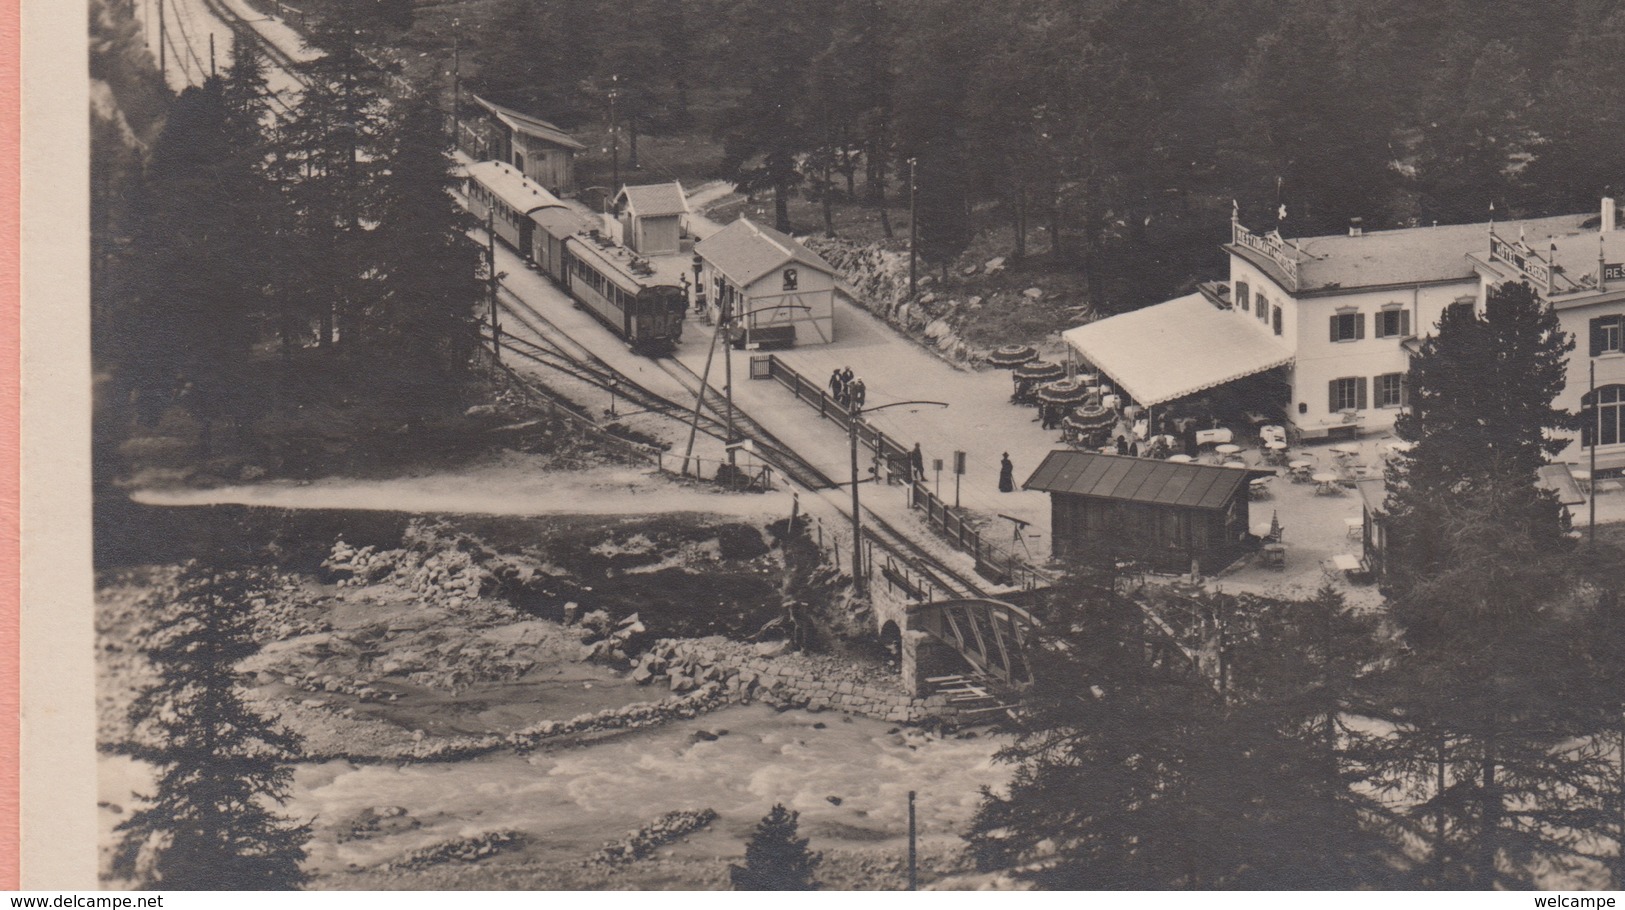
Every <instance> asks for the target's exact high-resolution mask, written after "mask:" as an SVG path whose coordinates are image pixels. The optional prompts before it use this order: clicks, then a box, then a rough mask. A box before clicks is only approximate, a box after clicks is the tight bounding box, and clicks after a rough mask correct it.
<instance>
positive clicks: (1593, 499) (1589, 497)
mask: <svg viewBox="0 0 1625 910" xmlns="http://www.w3.org/2000/svg"><path fill="white" fill-rule="evenodd" d="M1598 413H1599V411H1598V408H1597V362H1596V361H1595V360H1593V361H1591V483H1590V484H1589V486H1590V487H1591V489H1590V490H1589V491H1588V492H1587V493H1586V501H1587V502H1588V503H1590V505H1591V531H1590V534H1591V546H1593V547H1595V546H1596V545H1597V436H1598V435H1600V434H1599V432H1598V431H1600V430H1601V429H1602V425H1601V422H1600V421H1598V419H1597V414H1598Z"/></svg>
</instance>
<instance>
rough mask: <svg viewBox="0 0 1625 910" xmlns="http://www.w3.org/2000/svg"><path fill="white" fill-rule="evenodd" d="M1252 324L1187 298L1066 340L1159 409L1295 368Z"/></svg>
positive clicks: (1086, 328) (1098, 324) (1095, 325)
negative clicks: (1288, 366)
mask: <svg viewBox="0 0 1625 910" xmlns="http://www.w3.org/2000/svg"><path fill="white" fill-rule="evenodd" d="M1251 322H1252V321H1251V320H1249V319H1242V318H1238V317H1237V316H1236V315H1235V314H1233V313H1227V312H1224V311H1222V310H1219V309H1217V308H1215V307H1214V306H1213V305H1212V304H1210V303H1208V302H1207V299H1206V298H1205V297H1203V296H1202V295H1201V294H1187V295H1186V296H1184V297H1178V298H1175V299H1173V300H1170V301H1168V302H1166V303H1159V304H1157V305H1156V306H1149V307H1146V308H1145V309H1141V310H1133V311H1131V312H1128V313H1123V314H1121V315H1118V316H1112V317H1110V318H1108V319H1101V320H1097V321H1095V322H1091V323H1087V324H1085V325H1080V326H1078V327H1077V328H1073V329H1067V330H1066V331H1065V332H1062V333H1061V337H1062V338H1063V339H1065V341H1066V343H1067V344H1069V345H1071V346H1072V347H1074V348H1076V349H1077V350H1078V351H1079V352H1081V353H1082V354H1083V356H1084V357H1085V358H1087V359H1088V360H1089V362H1090V363H1092V364H1094V365H1095V366H1097V367H1099V368H1100V369H1101V370H1103V371H1105V373H1106V375H1108V376H1110V377H1111V378H1112V379H1113V380H1115V381H1116V383H1117V384H1118V385H1119V386H1121V387H1122V388H1123V390H1124V391H1126V392H1128V393H1129V394H1130V395H1132V396H1134V400H1135V401H1137V402H1139V403H1140V404H1142V405H1154V404H1162V403H1163V402H1165V401H1172V400H1174V399H1175V398H1183V397H1185V396H1186V395H1192V394H1195V393H1197V392H1200V391H1203V390H1204V389H1211V388H1214V387H1216V386H1221V385H1224V384H1225V383H1227V382H1233V381H1235V380H1237V379H1240V378H1242V377H1243V376H1251V375H1252V374H1254V373H1262V372H1263V371H1265V370H1269V369H1273V368H1275V367H1279V366H1285V365H1286V364H1288V363H1291V362H1292V352H1291V351H1290V350H1288V349H1287V348H1286V346H1284V345H1281V344H1277V343H1276V342H1275V340H1274V339H1273V338H1271V337H1269V336H1268V335H1267V334H1266V333H1264V332H1262V331H1259V328H1258V327H1257V326H1255V325H1252V324H1250V323H1251Z"/></svg>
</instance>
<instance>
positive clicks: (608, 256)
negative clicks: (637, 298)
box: [570, 233, 689, 291]
mask: <svg viewBox="0 0 1625 910" xmlns="http://www.w3.org/2000/svg"><path fill="white" fill-rule="evenodd" d="M575 241H576V242H575V243H574V244H573V245H571V247H570V252H571V253H572V254H574V255H575V256H577V257H579V258H581V259H583V260H586V261H588V262H591V263H592V264H593V265H594V267H596V268H597V269H598V270H599V271H600V272H602V273H604V274H605V275H608V276H610V277H611V278H614V279H616V281H617V282H618V283H620V284H621V286H622V288H624V289H627V290H633V291H638V290H642V289H644V288H652V287H677V286H678V285H679V284H680V283H681V281H682V277H683V276H684V275H686V274H687V271H686V269H685V266H686V265H687V263H688V261H689V260H688V259H686V258H684V257H682V256H652V257H650V256H639V255H637V254H636V253H634V252H632V251H631V250H629V249H627V248H626V247H624V246H621V245H619V244H615V243H610V242H609V240H608V238H603V239H599V240H594V239H593V238H592V236H591V235H589V234H587V233H581V234H578V235H576V237H575ZM634 260H636V261H639V262H643V263H647V265H648V272H647V273H646V274H644V273H640V272H639V271H634V270H633V268H632V262H633V261H634Z"/></svg>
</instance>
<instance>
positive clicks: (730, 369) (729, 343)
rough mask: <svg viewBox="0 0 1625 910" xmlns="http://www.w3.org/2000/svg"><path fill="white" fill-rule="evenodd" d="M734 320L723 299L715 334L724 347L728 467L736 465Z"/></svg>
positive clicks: (728, 301)
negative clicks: (720, 338)
mask: <svg viewBox="0 0 1625 910" xmlns="http://www.w3.org/2000/svg"><path fill="white" fill-rule="evenodd" d="M734 318H735V316H734V304H733V299H732V298H731V297H730V298H723V303H722V322H721V324H720V325H719V326H717V332H718V333H719V334H721V335H722V343H723V345H724V347H723V349H722V374H723V383H722V387H723V388H724V389H725V390H726V391H727V398H728V441H727V442H726V443H724V445H725V446H726V448H727V452H728V465H729V466H730V467H732V466H734V465H735V464H736V461H735V458H734V453H735V451H736V450H735V449H734V358H733V350H734V339H733V321H734ZM729 480H732V478H729Z"/></svg>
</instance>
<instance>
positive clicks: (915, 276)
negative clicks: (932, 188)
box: [908, 158, 920, 298]
mask: <svg viewBox="0 0 1625 910" xmlns="http://www.w3.org/2000/svg"><path fill="white" fill-rule="evenodd" d="M919 160H920V159H918V158H910V159H908V296H909V297H910V298H912V297H913V296H914V295H915V294H916V293H918V292H919V256H918V254H917V253H916V252H915V250H916V248H917V247H918V246H919V237H920V232H919V229H918V228H917V227H916V225H917V224H918V222H919V206H918V205H917V204H916V203H915V201H914V193H915V190H917V189H918V188H919V184H918V183H917V182H916V181H915V179H914V171H915V169H916V168H917V166H918V162H919Z"/></svg>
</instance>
